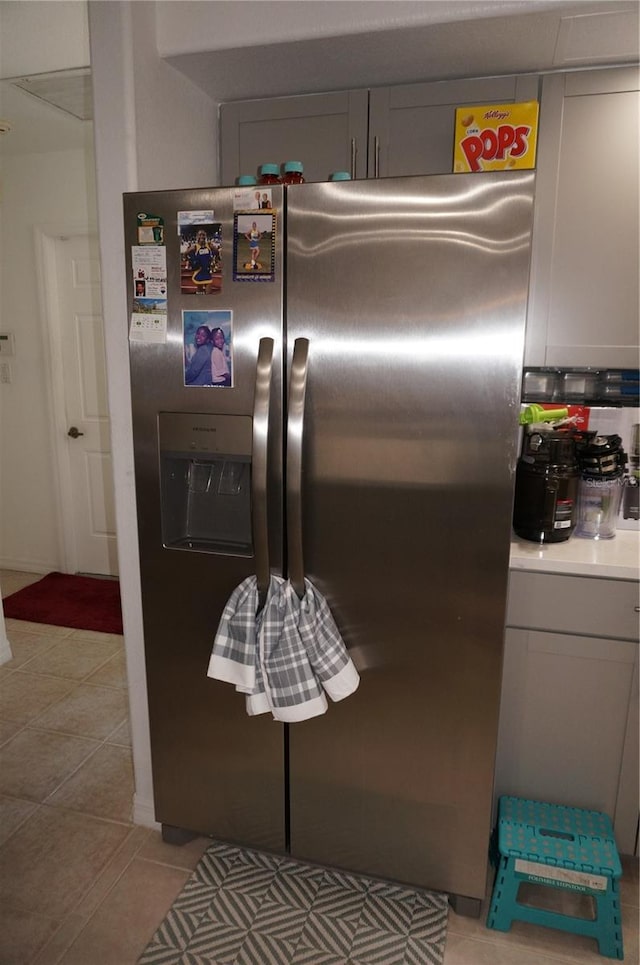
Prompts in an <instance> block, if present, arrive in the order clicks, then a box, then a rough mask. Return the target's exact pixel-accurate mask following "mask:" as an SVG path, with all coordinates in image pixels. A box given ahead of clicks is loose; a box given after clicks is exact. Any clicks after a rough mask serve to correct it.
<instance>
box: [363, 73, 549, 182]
mask: <svg viewBox="0 0 640 965" xmlns="http://www.w3.org/2000/svg"><path fill="white" fill-rule="evenodd" d="M537 99H538V76H537V75H533V74H523V75H522V76H519V77H513V76H509V77H483V78H476V79H471V80H469V79H466V80H446V81H436V82H434V83H428V84H408V85H400V86H398V87H380V88H374V89H373V90H371V92H370V108H369V118H370V120H369V170H368V175H369V177H382V178H386V177H403V176H404V175H411V174H449V173H451V171H453V137H454V132H455V116H456V108H457V107H465V106H467V105H475V104H513V103H518V102H521V101H532V100H537Z"/></svg>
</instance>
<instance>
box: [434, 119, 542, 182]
mask: <svg viewBox="0 0 640 965" xmlns="http://www.w3.org/2000/svg"><path fill="white" fill-rule="evenodd" d="M537 134H538V102H537V101H527V102H526V103H523V104H480V105H478V104H476V105H474V106H473V107H459V108H458V109H457V110H456V133H455V143H454V151H453V171H454V174H462V173H465V174H468V173H469V172H470V171H471V172H475V171H505V170H508V171H511V170H514V169H515V168H533V167H535V161H536V140H537Z"/></svg>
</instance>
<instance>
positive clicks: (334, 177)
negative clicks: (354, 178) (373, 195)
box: [329, 171, 351, 181]
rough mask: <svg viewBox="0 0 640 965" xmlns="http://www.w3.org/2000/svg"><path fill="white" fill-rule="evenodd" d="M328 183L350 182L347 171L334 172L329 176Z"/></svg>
mask: <svg viewBox="0 0 640 965" xmlns="http://www.w3.org/2000/svg"><path fill="white" fill-rule="evenodd" d="M329 180H330V181H350V180H351V175H350V174H349V172H348V171H334V172H333V174H330V175H329Z"/></svg>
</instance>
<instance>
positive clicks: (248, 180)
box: [237, 174, 258, 187]
mask: <svg viewBox="0 0 640 965" xmlns="http://www.w3.org/2000/svg"><path fill="white" fill-rule="evenodd" d="M257 183H258V181H257V179H256V178H255V177H254V176H253V174H241V175H240V177H239V178H238V180H237V184H238V186H239V187H250V186H251V185H252V184H257Z"/></svg>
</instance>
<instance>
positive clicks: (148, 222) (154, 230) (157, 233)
mask: <svg viewBox="0 0 640 965" xmlns="http://www.w3.org/2000/svg"><path fill="white" fill-rule="evenodd" d="M138 244H139V245H163V244H164V218H161V217H160V216H159V215H157V214H146V213H145V212H144V211H140V212H139V213H138Z"/></svg>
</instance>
